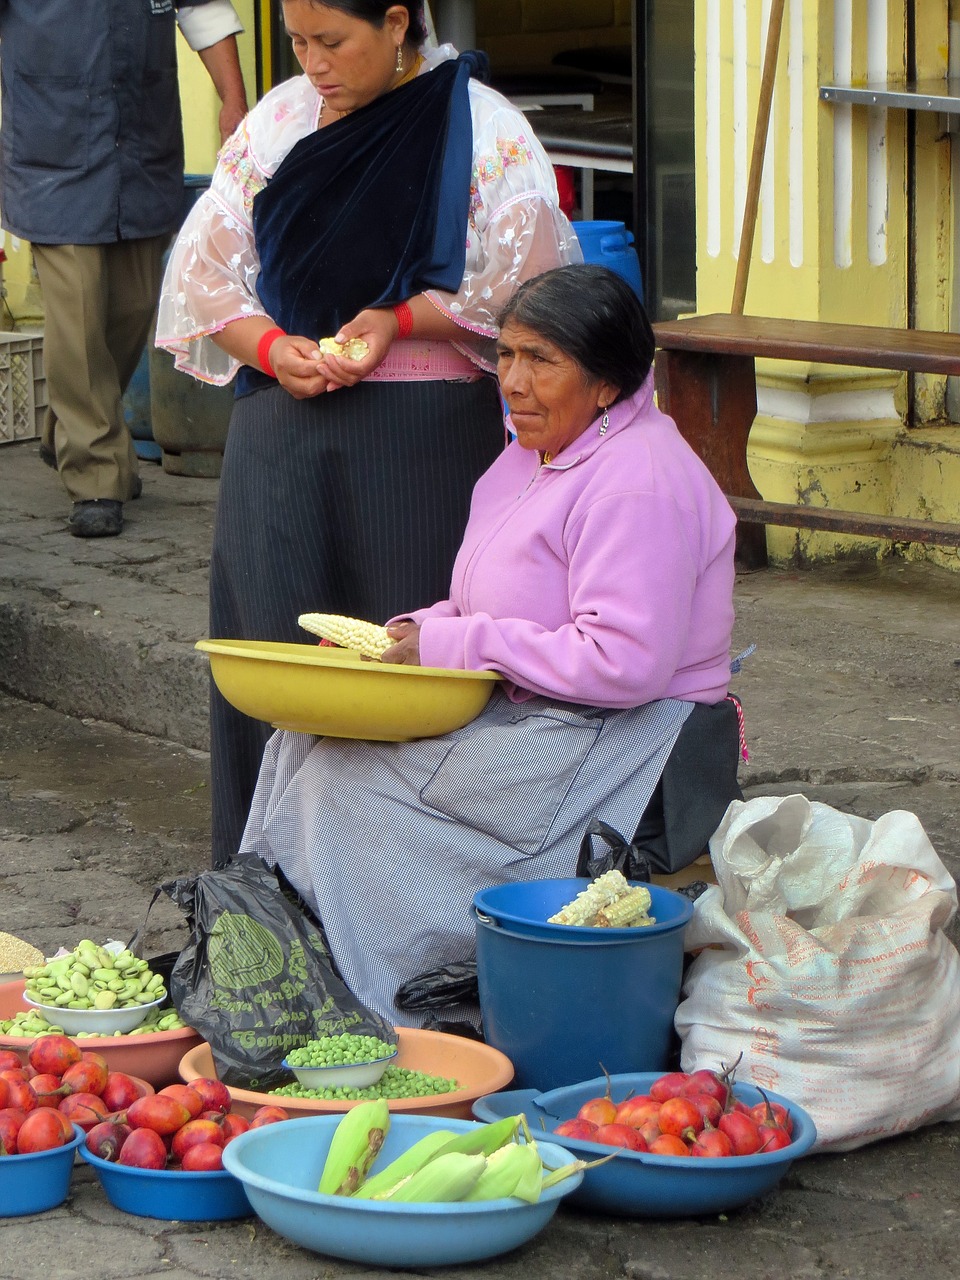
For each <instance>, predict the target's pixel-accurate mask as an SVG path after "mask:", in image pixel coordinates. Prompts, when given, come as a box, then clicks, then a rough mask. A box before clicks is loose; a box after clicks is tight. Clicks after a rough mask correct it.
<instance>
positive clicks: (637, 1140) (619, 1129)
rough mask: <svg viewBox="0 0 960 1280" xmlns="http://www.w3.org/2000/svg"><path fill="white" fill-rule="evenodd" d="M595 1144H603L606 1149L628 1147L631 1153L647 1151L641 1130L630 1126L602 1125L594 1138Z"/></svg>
mask: <svg viewBox="0 0 960 1280" xmlns="http://www.w3.org/2000/svg"><path fill="white" fill-rule="evenodd" d="M593 1141H594V1142H602V1143H603V1145H604V1146H605V1147H626V1148H627V1149H628V1150H629V1151H646V1150H647V1144H646V1142H645V1141H644V1138H643V1135H642V1134H641V1133H640V1130H639V1129H632V1128H631V1127H630V1125H628V1124H616V1123H614V1124H602V1125H600V1127H599V1128H598V1129H597V1132H596V1134H595V1135H594V1137H593Z"/></svg>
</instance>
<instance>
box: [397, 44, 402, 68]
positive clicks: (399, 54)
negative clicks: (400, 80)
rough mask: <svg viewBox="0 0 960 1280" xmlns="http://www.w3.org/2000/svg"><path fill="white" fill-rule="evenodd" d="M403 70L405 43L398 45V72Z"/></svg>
mask: <svg viewBox="0 0 960 1280" xmlns="http://www.w3.org/2000/svg"><path fill="white" fill-rule="evenodd" d="M402 71H403V45H402V44H398V45H397V74H398V75H399V74H400V72H402Z"/></svg>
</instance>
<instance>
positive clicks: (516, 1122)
mask: <svg viewBox="0 0 960 1280" xmlns="http://www.w3.org/2000/svg"><path fill="white" fill-rule="evenodd" d="M521 1127H522V1128H523V1130H524V1132H529V1130H527V1122H526V1119H525V1117H524V1116H521V1115H517V1116H504V1117H503V1119H502V1120H493V1121H491V1123H490V1124H484V1125H478V1126H477V1128H476V1129H468V1130H467V1131H466V1132H465V1133H457V1134H454V1135H452V1136H451V1138H450V1139H449V1141H448V1142H446V1143H445V1144H444V1145H443V1147H442V1148H441V1149H440V1151H438V1153H437V1154H438V1155H443V1156H445V1155H447V1154H448V1153H449V1152H451V1151H459V1152H462V1153H463V1154H464V1155H468V1156H475V1155H481V1156H489V1155H492V1154H493V1153H494V1151H499V1149H500V1148H501V1147H502V1146H504V1145H505V1144H506V1143H513V1142H516V1140H517V1134H518V1133H519V1132H520V1129H521Z"/></svg>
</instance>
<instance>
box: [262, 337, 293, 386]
mask: <svg viewBox="0 0 960 1280" xmlns="http://www.w3.org/2000/svg"><path fill="white" fill-rule="evenodd" d="M286 336H287V335H286V333H284V331H283V329H279V328H273V329H267V331H266V332H265V333H262V334H261V335H260V339H259V341H258V342H257V361H258V363H259V365H260V368H261V369H262V370H263V372H264V373H266V374H267V375H269V377H271V378H275V377H276V376H277V375H276V374H275V373H274V371H273V366H272V365H271V363H270V348H271V347H272V346H273V344H274V343H275V342H276V340H277V339H278V338H285V337H286Z"/></svg>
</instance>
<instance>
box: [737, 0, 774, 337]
mask: <svg viewBox="0 0 960 1280" xmlns="http://www.w3.org/2000/svg"><path fill="white" fill-rule="evenodd" d="M783 6H784V0H773V3H772V4H771V5H770V21H769V24H768V26H767V44H766V48H765V50H764V55H763V70H762V72H761V74H760V99H759V102H758V103H757V127H756V130H755V132H754V135H753V153H752V155H751V156H750V174H749V178H748V180H747V196H746V200H745V202H744V206H743V225H742V227H741V228H740V248H739V251H738V253H737V278H736V280H735V281H734V285H733V302H732V303H731V306H730V311H731V313H732V314H733V315H735V316H742V315H743V304H744V300H745V298H746V296H747V276H748V275H749V274H750V258H751V257H752V255H753V233H754V231H755V230H756V226H757V207H758V205H759V203H760V179H761V178H762V177H763V157H764V153H765V151H766V149H767V130H768V128H769V125H770V104H771V101H772V99H773V82H774V79H775V78H776V74H777V57H778V55H779V52H780V29H781V27H782V26H783Z"/></svg>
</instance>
